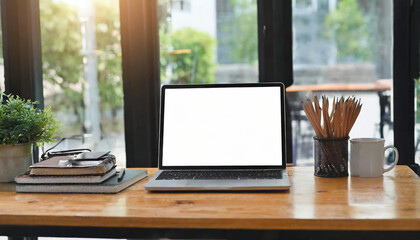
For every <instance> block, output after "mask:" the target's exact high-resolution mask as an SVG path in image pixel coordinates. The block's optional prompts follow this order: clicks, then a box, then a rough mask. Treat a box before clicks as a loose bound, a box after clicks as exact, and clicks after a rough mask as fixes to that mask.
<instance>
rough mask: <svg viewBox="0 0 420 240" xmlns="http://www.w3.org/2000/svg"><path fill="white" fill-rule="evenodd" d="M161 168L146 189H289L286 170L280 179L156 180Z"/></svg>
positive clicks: (146, 185)
mask: <svg viewBox="0 0 420 240" xmlns="http://www.w3.org/2000/svg"><path fill="white" fill-rule="evenodd" d="M161 172H162V170H158V171H157V172H156V174H154V175H153V176H152V178H151V179H150V180H149V181H148V182H147V183H146V184H145V186H144V188H145V189H146V190H147V191H183V192H185V191H273V190H276V191H278V190H288V189H290V181H289V178H288V176H287V173H286V171H283V178H282V179H250V180H156V178H157V177H158V176H159V175H160V173H161Z"/></svg>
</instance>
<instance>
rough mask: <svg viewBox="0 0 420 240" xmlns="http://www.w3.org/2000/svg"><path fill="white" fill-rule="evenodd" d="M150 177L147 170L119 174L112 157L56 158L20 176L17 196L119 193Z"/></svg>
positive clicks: (123, 171)
mask: <svg viewBox="0 0 420 240" xmlns="http://www.w3.org/2000/svg"><path fill="white" fill-rule="evenodd" d="M145 177H147V171H145V170H134V169H130V170H125V169H124V170H122V171H118V172H117V170H116V159H115V156H114V155H112V154H107V155H106V156H104V157H102V158H100V159H97V160H92V159H89V160H86V161H85V160H80V159H74V157H70V156H55V157H51V158H49V159H46V160H44V161H41V162H38V163H35V164H33V165H31V166H30V167H29V171H28V172H27V173H25V174H22V175H20V176H17V177H16V178H15V181H16V183H17V184H16V192H38V193H42V192H48V193H117V192H120V191H122V190H124V189H126V188H127V187H129V186H131V185H132V184H134V183H136V182H138V181H140V180H142V179H143V178H145Z"/></svg>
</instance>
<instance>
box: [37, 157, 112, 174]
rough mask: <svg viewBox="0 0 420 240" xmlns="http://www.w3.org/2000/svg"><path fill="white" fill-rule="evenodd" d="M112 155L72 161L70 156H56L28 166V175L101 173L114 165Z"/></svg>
mask: <svg viewBox="0 0 420 240" xmlns="http://www.w3.org/2000/svg"><path fill="white" fill-rule="evenodd" d="M115 163H116V160H115V156H114V155H109V157H107V158H105V159H102V160H97V161H74V160H72V159H71V157H70V156H56V157H52V158H49V159H47V160H44V161H41V162H38V163H35V164H33V165H31V166H30V167H29V169H30V175H103V174H105V173H106V172H108V171H109V170H111V169H112V168H113V167H114V166H115Z"/></svg>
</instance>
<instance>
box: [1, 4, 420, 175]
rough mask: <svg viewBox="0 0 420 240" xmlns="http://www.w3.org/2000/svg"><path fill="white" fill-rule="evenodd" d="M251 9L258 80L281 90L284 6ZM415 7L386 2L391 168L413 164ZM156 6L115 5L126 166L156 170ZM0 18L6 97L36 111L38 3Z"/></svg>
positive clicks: (287, 58) (286, 28)
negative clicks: (390, 44) (394, 162)
mask: <svg viewBox="0 0 420 240" xmlns="http://www.w3.org/2000/svg"><path fill="white" fill-rule="evenodd" d="M257 4H258V39H259V47H258V49H259V62H260V64H259V71H260V80H259V81H260V82H267V81H268V82H269V81H282V82H284V83H285V85H286V86H289V85H291V84H292V83H293V68H292V66H293V65H292V64H293V60H292V20H291V14H292V12H291V11H292V8H291V1H272V0H258V1H257ZM419 5H420V0H394V50H393V51H394V67H393V68H394V80H393V82H394V92H393V93H394V139H395V141H394V142H395V143H394V144H395V146H396V147H397V148H398V149H399V150H400V162H399V164H404V165H414V164H415V163H414V101H413V100H414V82H413V79H414V78H416V77H418V76H419V72H420V66H419V65H420V64H419V62H420V61H419V51H418V50H417V49H419V45H420V44H419V31H418V29H417V28H418V26H420V6H419ZM156 6H157V1H156V0H120V18H121V39H122V40H121V45H122V51H123V54H122V55H123V64H122V68H123V90H124V102H125V104H124V116H125V134H126V137H125V139H126V155H127V166H128V167H140V166H141V167H155V166H157V144H158V141H157V139H158V122H157V119H158V108H159V91H160V80H159V36H158V20H157V18H156ZM1 14H2V16H1V18H2V30H3V34H2V38H3V52H4V63H5V66H4V67H5V84H6V92H8V93H13V94H17V95H19V96H21V97H24V98H29V99H32V100H38V101H40V102H41V106H42V103H43V93H42V65H41V64H42V59H41V36H40V23H39V21H40V20H39V0H19V1H16V0H1ZM17 18H18V19H17ZM16 24H17V25H18V26H16ZM17 29H19V30H17ZM289 145H290V144H289Z"/></svg>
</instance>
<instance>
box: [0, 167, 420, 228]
mask: <svg viewBox="0 0 420 240" xmlns="http://www.w3.org/2000/svg"><path fill="white" fill-rule="evenodd" d="M148 170H149V172H150V173H151V174H153V173H154V172H155V169H148ZM288 173H289V175H290V179H291V183H292V187H291V189H290V191H286V192H254V193H249V192H248V193H244V192H239V193H232V192H228V193H226V192H219V193H211V192H210V193H148V192H146V191H145V190H144V188H143V185H144V183H145V182H146V181H147V179H146V180H143V181H142V182H139V183H137V184H135V185H134V186H132V187H130V188H129V189H126V190H125V191H123V192H121V193H119V194H106V195H105V194H30V193H26V194H25V193H20V194H18V193H15V192H14V184H0V224H2V225H36V226H95V227H138V228H213V229H305V230H311V229H320V230H343V229H347V230H420V178H419V177H417V175H415V174H414V173H413V172H412V171H411V170H410V169H409V168H408V167H406V166H397V167H396V169H395V170H392V171H391V172H389V173H385V174H384V177H381V178H355V177H348V178H347V177H346V178H318V177H314V176H313V168H311V167H291V168H288Z"/></svg>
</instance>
